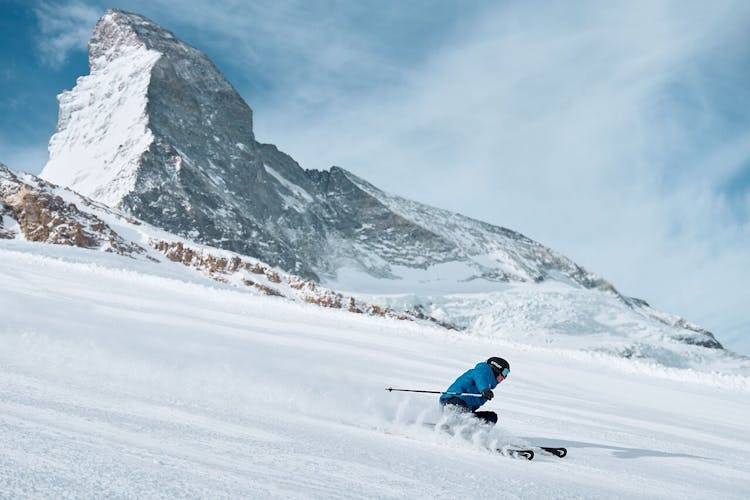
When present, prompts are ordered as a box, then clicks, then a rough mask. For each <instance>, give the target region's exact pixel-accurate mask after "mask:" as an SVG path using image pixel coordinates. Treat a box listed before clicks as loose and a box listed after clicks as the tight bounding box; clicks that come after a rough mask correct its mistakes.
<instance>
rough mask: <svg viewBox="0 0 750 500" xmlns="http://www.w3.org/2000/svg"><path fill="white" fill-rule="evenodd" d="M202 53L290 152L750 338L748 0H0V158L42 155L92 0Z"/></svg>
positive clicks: (266, 132)
mask: <svg viewBox="0 0 750 500" xmlns="http://www.w3.org/2000/svg"><path fill="white" fill-rule="evenodd" d="M111 6H114V7H118V8H122V9H125V10H130V11H133V12H138V13H141V14H143V15H146V16H147V17H150V18H151V19H153V20H154V21H156V22H158V23H159V24H161V25H162V26H164V27H166V28H167V29H169V30H171V31H173V32H174V33H175V34H176V35H177V36H178V37H180V38H181V39H183V40H184V41H186V42H188V43H190V44H191V45H194V46H196V47H198V48H199V49H201V50H202V51H204V52H205V53H206V54H207V55H208V56H209V57H210V58H211V59H212V60H213V61H214V62H215V63H216V65H217V67H218V68H219V69H220V70H221V71H222V72H223V73H224V74H225V75H226V76H227V78H228V79H229V80H230V81H231V82H232V84H233V85H234V86H235V87H236V88H237V90H238V91H239V92H240V94H242V96H243V97H244V98H245V99H246V100H247V101H248V103H249V104H250V106H251V107H252V108H253V110H254V112H255V131H256V135H257V138H258V139H259V140H260V141H262V142H271V143H274V144H277V145H278V146H279V147H280V148H281V149H282V150H284V151H286V152H288V153H289V154H291V155H292V156H293V157H294V158H295V159H296V160H297V161H299V162H300V164H301V165H302V166H303V167H305V168H318V169H324V168H328V167H330V166H331V165H340V166H342V167H345V168H347V169H349V170H351V171H353V172H355V173H356V174H358V175H360V176H362V177H364V178H365V179H367V180H369V181H370V182H372V183H374V184H375V185H377V186H378V187H380V188H382V189H384V190H386V191H389V192H393V193H396V194H399V195H402V196H405V197H408V198H412V199H416V200H418V201H422V202H424V203H428V204H431V205H435V206H439V207H442V208H446V209H450V210H454V211H457V212H460V213H463V214H465V215H469V216H471V217H475V218H478V219H482V220H486V221H488V222H491V223H494V224H498V225H502V226H505V227H509V228H511V229H514V230H517V231H520V232H522V233H524V234H526V235H528V236H530V237H532V238H534V239H536V240H538V241H540V242H542V243H544V244H545V245H548V246H550V247H552V248H553V249H555V250H558V251H560V252H562V253H564V254H566V255H568V256H569V257H571V258H573V259H574V260H575V261H576V262H578V263H579V264H581V265H583V266H584V267H587V268H588V269H590V270H592V271H594V272H596V273H598V274H600V275H602V276H603V277H604V278H606V279H608V280H610V281H611V282H613V283H614V284H615V286H617V287H618V288H619V289H620V290H621V291H622V292H623V293H625V294H628V295H632V296H636V297H640V298H643V299H646V300H647V301H649V302H650V303H651V304H652V305H654V306H655V307H657V308H660V309H662V310H664V311H667V312H670V313H673V314H678V315H681V316H684V317H685V318H687V319H688V320H690V321H693V322H696V323H698V324H700V325H702V326H704V327H706V328H708V329H710V330H712V331H714V332H715V333H716V334H717V336H718V338H719V339H720V340H721V341H722V342H724V343H726V344H727V345H728V346H730V347H732V348H735V349H737V350H740V351H742V352H744V353H746V354H750V312H748V310H750V307H748V305H747V304H748V303H750V252H749V251H748V250H749V249H750V91H749V90H748V88H750V86H748V85H747V82H748V80H750V3H749V2H745V1H734V0H719V1H712V2H708V1H706V2H683V1H667V0H664V1H612V2H595V1H579V2H534V1H525V2H520V1H518V2H501V1H500V2H498V1H494V2H483V1H470V0H464V1H447V0H445V1H440V0H432V1H409V2H398V1H357V2H353V1H329V2H322V1H312V0H311V1H291V0H276V1H270V0H259V1H255V2H245V1H239V0H210V1H209V0H191V1H183V2H176V1H172V0H148V1H143V0H134V1H123V2H119V3H117V4H115V5H113V4H110V3H109V2H106V3H105V2H99V1H87V0H60V1H35V2H26V1H15V0H11V1H8V0H5V1H2V0H0V23H1V24H0V27H1V28H2V33H3V37H2V38H1V39H0V51H1V53H2V62H3V63H2V69H1V70H0V161H2V162H3V163H6V164H7V165H8V166H10V167H11V168H13V169H14V170H23V171H28V172H31V173H38V172H39V171H41V169H42V167H43V165H44V162H45V161H46V145H47V141H48V139H49V136H50V135H51V134H52V133H53V131H54V127H55V124H56V120H57V104H56V101H55V96H56V95H57V94H58V93H60V92H61V91H62V90H64V89H70V88H72V87H73V86H74V85H75V79H76V78H77V77H78V76H81V75H84V74H86V73H87V71H88V70H87V61H86V41H87V39H88V36H89V34H90V32H91V29H92V28H93V26H94V24H95V22H96V20H97V18H98V17H99V16H101V15H102V14H103V12H104V11H105V9H106V8H107V7H111Z"/></svg>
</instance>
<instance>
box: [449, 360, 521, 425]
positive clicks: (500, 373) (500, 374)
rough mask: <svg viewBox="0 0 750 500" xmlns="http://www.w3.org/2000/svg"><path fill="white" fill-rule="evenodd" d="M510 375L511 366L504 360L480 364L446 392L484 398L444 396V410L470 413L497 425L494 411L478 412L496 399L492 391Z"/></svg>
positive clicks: (463, 375)
mask: <svg viewBox="0 0 750 500" xmlns="http://www.w3.org/2000/svg"><path fill="white" fill-rule="evenodd" d="M509 373H510V364H509V363H508V362H507V361H505V360H504V359H503V358H498V357H492V358H490V359H488V360H487V361H482V362H481V363H478V364H477V366H475V367H474V368H472V369H471V370H468V371H466V372H465V373H464V374H462V375H461V376H460V377H458V378H457V379H456V381H455V382H453V384H451V386H450V387H448V390H447V391H446V392H453V393H472V394H481V395H482V396H481V397H479V396H455V395H450V394H443V395H442V396H440V404H441V405H442V406H443V408H452V409H454V410H458V411H461V412H470V413H471V414H472V415H473V416H475V417H477V418H479V419H481V420H484V421H485V422H487V423H490V424H496V423H497V413H495V412H494V411H477V410H478V409H479V407H480V406H482V405H483V404H485V403H486V402H487V401H489V400H490V399H492V398H493V397H495V394H494V393H493V392H492V389H494V388H495V387H497V384H499V383H500V382H502V381H503V380H505V378H506V377H507V376H508V374H509Z"/></svg>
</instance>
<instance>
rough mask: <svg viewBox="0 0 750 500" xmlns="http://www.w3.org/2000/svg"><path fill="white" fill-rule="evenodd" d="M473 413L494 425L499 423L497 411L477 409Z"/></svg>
mask: <svg viewBox="0 0 750 500" xmlns="http://www.w3.org/2000/svg"><path fill="white" fill-rule="evenodd" d="M472 414H473V415H474V416H475V417H477V418H478V419H480V420H484V421H485V422H487V423H488V424H493V425H494V424H496V423H497V413H495V412H494V411H475V412H473V413H472Z"/></svg>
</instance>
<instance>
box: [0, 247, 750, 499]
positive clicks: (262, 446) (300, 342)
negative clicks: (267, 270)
mask: <svg viewBox="0 0 750 500" xmlns="http://www.w3.org/2000/svg"><path fill="white" fill-rule="evenodd" d="M491 355H501V356H503V357H506V358H507V359H508V360H510V362H511V365H512V373H511V376H510V377H509V379H508V380H507V381H506V382H504V383H503V384H502V385H501V386H500V387H499V388H498V389H497V391H496V394H497V397H496V398H495V399H494V400H493V401H492V402H490V403H489V404H488V405H487V408H488V409H493V410H495V411H497V412H498V413H500V415H501V416H500V419H501V425H499V426H498V427H496V428H495V429H493V430H491V431H488V430H486V429H479V430H477V431H476V432H474V433H473V434H472V435H471V436H470V437H469V438H461V437H451V436H448V435H446V434H442V433H440V432H436V431H434V430H432V429H430V428H427V427H425V426H423V425H421V424H420V423H421V422H424V421H427V422H435V421H437V420H438V419H439V418H440V415H439V413H438V411H437V405H436V400H435V399H434V398H433V397H432V396H429V395H408V394H396V393H388V392H386V391H384V390H383V389H384V388H385V387H387V386H391V385H392V386H394V387H396V386H401V387H411V388H423V389H444V388H445V387H447V385H448V384H449V383H450V382H451V381H452V380H453V379H454V378H455V376H457V375H458V374H460V373H461V372H462V371H464V370H465V369H467V368H468V367H470V366H473V365H474V364H475V363H476V362H478V361H479V360H482V359H486V358H487V357H489V356H491ZM509 442H517V443H520V442H526V443H531V444H544V443H550V444H554V445H563V446H567V447H568V449H569V456H568V457H567V458H565V459H562V460H560V459H556V458H553V457H544V456H539V457H538V459H537V460H535V461H533V462H526V461H521V460H513V459H508V458H505V457H502V456H499V455H496V454H493V453H491V452H489V451H487V449H486V447H487V446H488V445H499V444H505V443H509ZM748 449H750V384H748V379H747V378H746V377H742V376H739V375H736V376H729V375H718V374H711V373H701V372H697V371H693V370H680V369H676V368H660V367H657V366H654V365H648V364H639V363H636V362H633V361H627V360H619V359H615V358H611V357H608V356H606V355H593V354H585V353H580V354H575V353H571V352H568V351H562V350H554V349H543V348H540V347H528V346H523V345H521V344H518V343H511V342H504V341H498V340H497V339H488V338H478V337H475V336H468V335H466V334H460V333H455V332H454V333H450V332H446V331H443V330H438V329H435V328H431V327H427V326H421V325H416V324H412V323H408V322H402V321H396V320H382V319H376V318H370V317H363V316H359V315H354V314H350V313H346V312H342V311H332V310H326V309H322V308H319V307H315V306H308V305H302V304H296V303H290V302H287V301H284V300H283V299H275V298H269V297H258V296H255V295H251V294H248V293H246V292H242V291H238V290H233V289H230V288H228V287H222V286H220V285H218V284H216V283H212V282H209V281H208V280H207V279H205V280H203V279H201V278H199V277H197V276H196V275H195V274H191V273H189V272H188V271H187V270H185V269H181V268H180V267H179V266H178V265H175V266H168V265H165V264H161V265H156V264H148V263H143V262H135V261H132V260H131V259H127V258H122V257H115V256H111V255H105V254H101V253H94V252H91V251H86V250H80V249H72V248H71V249H69V248H60V247H49V246H45V245H34V244H29V243H25V242H18V241H0V450H2V451H1V452H0V497H33V498H38V497H46V498H63V497H73V496H74V497H100V498H101V497H138V498H143V497H149V498H151V497H203V498H214V497H231V498H241V497H254V498H269V497H284V498H310V497H316V498H361V497H375V498H391V497H398V498H407V497H409V498H412V497H416V498H460V497H464V498H499V497H502V498H711V499H713V500H716V499H728V498H750V481H748V478H749V477H750V460H748V459H747V456H748V455H747V454H748Z"/></svg>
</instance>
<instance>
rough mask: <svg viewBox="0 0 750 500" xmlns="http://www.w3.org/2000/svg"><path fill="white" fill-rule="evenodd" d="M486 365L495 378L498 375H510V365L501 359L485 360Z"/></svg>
mask: <svg viewBox="0 0 750 500" xmlns="http://www.w3.org/2000/svg"><path fill="white" fill-rule="evenodd" d="M487 364H488V365H490V367H491V368H492V373H494V374H495V376H496V377H497V376H498V375H502V376H503V377H507V376H508V374H509V373H510V364H509V363H508V362H507V361H505V360H504V359H503V358H496V357H492V358H490V359H488V360H487Z"/></svg>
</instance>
